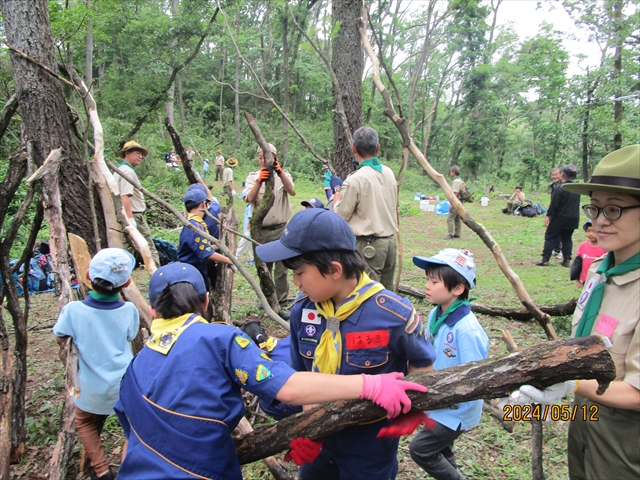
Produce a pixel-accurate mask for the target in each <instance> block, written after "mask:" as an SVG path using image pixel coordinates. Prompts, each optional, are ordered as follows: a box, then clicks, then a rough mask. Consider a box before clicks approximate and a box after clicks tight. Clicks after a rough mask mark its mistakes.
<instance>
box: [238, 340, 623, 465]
mask: <svg viewBox="0 0 640 480" xmlns="http://www.w3.org/2000/svg"><path fill="white" fill-rule="evenodd" d="M614 378H615V365H614V363H613V360H612V359H611V356H610V355H609V352H608V351H607V349H606V348H605V346H604V344H603V343H602V340H601V339H600V338H599V337H596V336H592V337H581V338H571V339H568V340H556V341H551V342H545V343H542V344H539V345H535V346H533V347H530V348H527V349H525V350H521V351H520V352H517V353H513V354H510V355H508V356H506V357H504V358H501V359H499V360H484V361H482V362H472V363H467V364H464V365H459V366H457V367H453V368H447V369H444V370H438V371H436V372H418V373H414V374H412V375H409V376H408V377H407V380H410V381H412V382H416V383H419V384H422V385H425V386H426V387H427V388H428V389H429V391H428V392H427V393H419V392H414V391H410V392H408V395H409V397H410V398H411V400H412V402H413V405H412V406H413V408H415V409H419V410H435V409H438V408H444V407H449V406H451V405H454V404H456V403H460V402H468V401H471V400H479V399H482V398H500V397H506V396H508V395H509V394H510V393H511V392H512V391H514V390H515V389H517V388H519V387H520V386H522V385H525V384H527V385H533V386H535V387H537V388H546V387H549V386H551V385H554V384H556V383H559V382H562V381H565V380H575V379H596V380H598V382H599V383H600V387H599V389H598V391H599V393H600V394H602V393H603V392H604V390H605V389H606V388H607V387H608V386H609V382H611V381H613V379H614ZM384 413H385V411H384V409H382V408H381V407H379V406H377V405H375V404H373V403H371V402H368V401H361V400H346V401H340V402H333V403H326V404H322V405H320V406H318V407H316V408H314V409H313V410H309V411H307V412H303V413H301V414H298V415H294V416H292V417H288V418H285V419H284V420H281V421H280V422H278V423H276V424H274V425H270V426H268V427H265V428H262V429H260V430H256V432H255V433H253V434H250V435H243V436H241V437H239V438H238V439H237V440H236V451H237V454H238V459H239V460H240V463H241V464H245V463H251V462H255V461H256V460H260V459H261V458H265V457H267V456H269V455H274V454H276V453H278V452H281V451H283V450H285V449H286V448H288V445H289V442H290V441H291V440H293V439H294V438H298V437H310V438H313V439H318V438H322V437H325V436H327V435H331V434H333V433H336V432H339V431H340V430H342V429H344V428H347V427H350V426H353V425H357V424H359V423H362V422H367V421H372V420H375V419H376V418H380V417H382V416H384Z"/></svg>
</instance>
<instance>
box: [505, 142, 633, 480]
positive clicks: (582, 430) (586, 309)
mask: <svg viewBox="0 0 640 480" xmlns="http://www.w3.org/2000/svg"><path fill="white" fill-rule="evenodd" d="M562 188H563V189H564V190H568V191H570V192H575V193H578V194H581V195H588V196H589V197H590V202H589V203H588V204H586V205H584V206H583V207H582V211H583V212H584V214H585V215H586V216H587V217H588V218H590V219H591V221H592V222H593V227H594V229H595V232H596V235H597V237H598V244H599V245H600V246H601V247H602V248H603V249H605V250H607V251H608V252H609V253H607V254H606V255H604V256H603V257H601V258H600V259H598V260H595V261H594V262H593V264H592V265H591V268H590V269H589V273H588V275H587V279H586V282H585V286H584V290H583V291H582V295H581V296H580V298H579V300H578V304H577V308H576V311H575V313H574V317H573V328H572V336H574V337H583V336H587V335H598V336H599V337H601V338H602V340H603V342H604V344H605V345H606V346H607V347H608V349H609V353H610V354H611V357H612V358H613V361H614V363H615V365H616V379H615V381H613V382H611V384H610V386H609V388H608V389H607V390H606V391H605V393H604V394H603V395H597V394H596V389H597V388H598V384H597V382H596V380H579V381H568V382H564V383H560V384H557V385H554V386H552V387H549V388H547V389H545V390H538V389H536V388H534V387H532V386H530V385H525V386H523V387H521V388H520V389H519V390H518V391H517V392H514V394H512V396H511V401H512V403H519V404H526V403H531V402H535V403H542V404H553V403H555V402H556V401H558V400H560V399H561V398H562V397H564V396H565V395H569V394H571V393H575V402H574V405H573V406H572V407H571V412H572V413H573V412H575V413H576V415H575V419H573V420H572V421H571V424H570V426H569V448H568V450H569V477H570V478H571V479H572V480H575V479H598V480H600V479H608V478H615V479H617V480H618V479H619V480H622V479H627V478H629V479H634V480H637V479H638V478H640V443H639V441H640V329H639V328H638V320H639V319H640V145H630V146H628V147H625V148H621V149H620V150H617V151H615V152H613V153H610V154H609V155H607V156H606V157H604V158H603V159H602V161H601V162H600V164H598V166H597V167H596V169H595V170H594V172H593V176H592V177H591V179H590V180H589V182H587V183H583V184H576V183H571V184H565V185H562Z"/></svg>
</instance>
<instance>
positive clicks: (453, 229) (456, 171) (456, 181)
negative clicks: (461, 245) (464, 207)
mask: <svg viewBox="0 0 640 480" xmlns="http://www.w3.org/2000/svg"><path fill="white" fill-rule="evenodd" d="M449 176H450V177H451V178H453V184H452V185H451V190H453V194H454V195H455V196H456V197H459V195H458V193H459V192H460V190H462V188H463V187H464V181H463V180H462V178H460V167H459V166H458V165H454V166H453V167H451V170H449ZM447 228H448V229H449V235H447V236H446V237H444V239H445V240H451V239H453V238H460V232H461V230H462V220H460V215H458V212H456V209H455V208H453V205H452V206H451V210H449V216H448V217H447Z"/></svg>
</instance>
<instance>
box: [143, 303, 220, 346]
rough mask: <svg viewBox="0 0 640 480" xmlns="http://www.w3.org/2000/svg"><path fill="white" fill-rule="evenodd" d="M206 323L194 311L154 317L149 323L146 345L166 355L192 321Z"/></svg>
mask: <svg viewBox="0 0 640 480" xmlns="http://www.w3.org/2000/svg"><path fill="white" fill-rule="evenodd" d="M198 322H201V323H207V321H206V320H205V319H204V318H202V317H201V316H199V315H197V314H195V313H185V314H184V315H180V316H179V317H175V318H169V319H164V318H156V319H155V320H154V321H153V322H152V323H151V336H150V337H149V340H147V347H149V348H150V349H151V350H155V351H156V352H158V353H162V354H163V355H167V354H168V353H169V351H170V350H171V347H173V344H174V343H176V340H178V337H180V335H182V333H183V332H184V331H185V330H186V329H187V328H189V327H190V326H191V325H193V324H194V323H198Z"/></svg>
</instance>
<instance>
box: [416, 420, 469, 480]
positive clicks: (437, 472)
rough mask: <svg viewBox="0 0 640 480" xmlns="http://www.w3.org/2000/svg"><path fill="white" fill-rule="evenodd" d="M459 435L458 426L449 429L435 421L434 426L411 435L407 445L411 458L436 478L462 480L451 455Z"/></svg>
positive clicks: (440, 479) (460, 433) (437, 479)
mask: <svg viewBox="0 0 640 480" xmlns="http://www.w3.org/2000/svg"><path fill="white" fill-rule="evenodd" d="M460 435H462V430H461V429H460V426H458V429H457V430H451V429H450V428H448V427H445V426H444V425H442V424H440V423H437V422H436V425H435V427H433V428H424V429H422V431H421V432H420V433H418V434H417V435H416V436H415V437H413V440H411V445H409V453H410V454H411V458H412V459H413V461H414V462H416V463H417V464H418V465H419V466H420V467H421V468H422V469H423V470H424V471H425V472H427V473H428V474H429V475H431V476H432V477H433V478H435V479H436V480H462V476H461V475H460V472H458V467H457V465H456V460H455V456H454V455H453V442H454V441H455V439H456V438H458V437H459V436H460Z"/></svg>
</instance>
